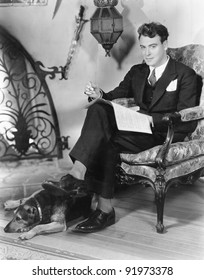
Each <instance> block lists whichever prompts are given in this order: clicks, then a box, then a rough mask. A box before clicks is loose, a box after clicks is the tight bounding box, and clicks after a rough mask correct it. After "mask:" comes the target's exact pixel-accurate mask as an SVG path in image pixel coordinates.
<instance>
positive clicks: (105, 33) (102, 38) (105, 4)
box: [91, 0, 123, 56]
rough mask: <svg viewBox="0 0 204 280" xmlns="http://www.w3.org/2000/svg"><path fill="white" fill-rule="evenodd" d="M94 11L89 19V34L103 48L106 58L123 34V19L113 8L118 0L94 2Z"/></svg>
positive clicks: (98, 0)
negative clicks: (95, 7)
mask: <svg viewBox="0 0 204 280" xmlns="http://www.w3.org/2000/svg"><path fill="white" fill-rule="evenodd" d="M94 4H95V6H97V9H96V11H95V12H94V14H93V16H92V17H91V34H92V35H93V36H94V37H95V38H96V40H97V41H98V42H99V44H101V45H102V46H103V48H104V49H105V51H106V56H107V55H108V56H110V50H111V49H112V47H113V45H114V44H115V43H116V42H117V40H118V38H119V37H120V35H121V33H122V32H123V18H122V15H121V14H120V13H119V12H118V11H117V10H116V8H115V7H114V6H116V5H117V4H118V0H94Z"/></svg>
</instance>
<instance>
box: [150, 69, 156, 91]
mask: <svg viewBox="0 0 204 280" xmlns="http://www.w3.org/2000/svg"><path fill="white" fill-rule="evenodd" d="M156 81H157V80H156V75H155V69H153V71H152V73H151V75H150V77H149V83H150V85H151V86H152V87H154V86H155V84H156Z"/></svg>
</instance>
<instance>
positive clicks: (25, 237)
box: [19, 231, 36, 240]
mask: <svg viewBox="0 0 204 280" xmlns="http://www.w3.org/2000/svg"><path fill="white" fill-rule="evenodd" d="M35 235H36V234H35V232H32V231H28V232H24V233H23V234H21V235H20V236H19V239H21V240H28V239H31V238H33V237H34V236H35Z"/></svg>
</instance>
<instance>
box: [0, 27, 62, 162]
mask: <svg viewBox="0 0 204 280" xmlns="http://www.w3.org/2000/svg"><path fill="white" fill-rule="evenodd" d="M39 67H40V64H39V63H38V64H36V63H35V62H34V60H33V59H32V57H31V56H30V55H29V54H28V53H27V51H26V50H25V49H24V48H23V46H22V45H21V44H20V43H19V42H18V41H17V40H16V39H15V38H13V36H11V35H10V34H8V32H7V31H6V30H4V29H3V28H0V160H1V161H4V160H18V159H28V158H50V157H58V158H61V157H62V142H61V138H60V131H59V125H58V119H57V114H56V111H55V107H54V104H53V101H52V97H51V94H50V91H49V88H48V86H47V83H46V81H45V78H46V75H47V74H49V73H45V72H43V71H41V70H40V68H39Z"/></svg>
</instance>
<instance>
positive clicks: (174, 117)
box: [155, 106, 204, 169]
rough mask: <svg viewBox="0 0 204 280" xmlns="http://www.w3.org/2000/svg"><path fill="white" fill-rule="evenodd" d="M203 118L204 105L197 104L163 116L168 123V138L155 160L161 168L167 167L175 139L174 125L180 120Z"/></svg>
mask: <svg viewBox="0 0 204 280" xmlns="http://www.w3.org/2000/svg"><path fill="white" fill-rule="evenodd" d="M203 118H204V106H195V107H192V108H188V109H184V110H181V111H179V112H174V113H169V114H166V115H165V116H164V117H163V119H162V121H164V122H166V123H167V124H168V132H167V136H166V139H165V141H164V143H163V145H162V146H161V148H160V150H159V152H158V154H157V157H156V160H155V162H156V164H157V165H158V167H159V168H162V169H165V158H166V154H167V153H168V151H169V148H170V145H171V143H172V140H173V136H174V125H175V124H177V123H178V122H180V121H181V122H188V121H194V120H199V119H203Z"/></svg>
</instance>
